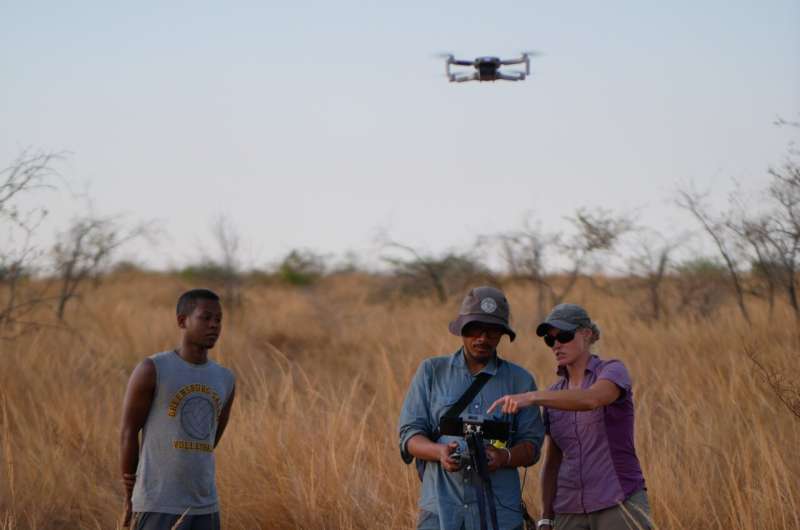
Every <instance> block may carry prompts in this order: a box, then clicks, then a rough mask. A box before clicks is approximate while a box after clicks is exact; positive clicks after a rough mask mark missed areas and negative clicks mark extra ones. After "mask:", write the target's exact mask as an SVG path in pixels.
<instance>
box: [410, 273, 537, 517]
mask: <svg viewBox="0 0 800 530" xmlns="http://www.w3.org/2000/svg"><path fill="white" fill-rule="evenodd" d="M509 317H510V310H509V306H508V301H507V300H506V297H505V295H504V294H503V292H502V291H500V290H499V289H495V288H493V287H477V288H475V289H472V290H471V291H470V292H469V293H468V294H467V296H466V297H465V298H464V301H463V303H462V304H461V309H460V311H459V315H458V317H457V318H456V319H455V320H453V321H452V322H450V326H449V329H450V332H451V333H453V334H454V335H458V336H461V338H462V341H463V346H462V347H461V348H459V349H458V351H456V352H455V353H454V354H452V355H449V356H442V357H432V358H430V359H426V360H425V361H423V362H422V364H421V365H420V366H419V368H418V369H417V373H416V374H415V375H414V379H413V380H412V381H411V386H410V387H409V389H408V392H407V394H406V397H405V401H404V402H403V409H402V411H401V413H400V422H399V424H400V425H399V433H400V453H401V455H402V457H403V460H404V461H405V462H406V463H410V462H411V461H412V459H413V458H417V460H419V461H422V462H424V464H425V465H424V473H423V475H422V493H421V496H420V501H419V508H420V514H419V519H418V521H417V530H477V529H479V528H480V507H479V506H478V501H477V498H476V492H475V487H474V484H475V483H476V482H480V477H478V476H477V472H476V471H474V470H473V469H471V468H468V467H467V466H461V465H460V462H459V461H458V460H457V459H456V458H454V457H453V456H452V455H453V453H455V452H456V451H458V452H467V448H466V443H465V440H464V438H463V437H460V436H447V435H443V436H441V437H439V438H438V439H434V438H436V437H437V428H438V426H439V420H440V418H441V417H442V416H443V415H444V413H445V412H446V411H447V410H448V409H450V408H451V407H452V406H453V405H454V404H455V403H456V402H457V401H458V400H459V398H460V397H461V396H462V395H463V394H464V393H465V391H466V390H467V389H468V388H469V387H470V385H471V384H472V382H473V381H474V380H475V378H476V376H477V375H478V374H480V373H482V372H483V373H486V374H488V375H490V376H491V377H490V378H489V379H488V381H487V382H486V383H485V384H484V386H483V387H481V389H480V391H479V392H478V394H477V395H476V396H475V397H474V398H473V399H472V401H471V402H470V403H468V404H467V405H466V408H465V409H464V411H463V413H462V415H463V414H485V413H486V410H487V409H488V408H489V406H490V405H491V404H492V403H493V402H494V401H495V400H496V399H499V398H500V397H502V396H504V395H506V394H509V393H517V392H527V391H531V390H535V389H536V382H535V381H534V379H533V376H532V375H531V374H530V373H529V372H528V371H527V370H525V369H524V368H522V367H520V366H518V365H516V364H514V363H510V362H508V361H505V360H502V359H500V357H498V356H497V345H498V344H499V342H500V339H501V338H502V336H503V335H504V334H506V335H508V336H509V339H510V340H512V341H513V340H514V337H515V336H516V333H514V330H513V329H511V327H510V325H509ZM486 419H491V420H495V421H506V422H509V423H511V425H512V432H511V438H510V440H509V441H508V443H507V444H506V445H505V446H503V444H502V443H495V444H494V445H487V446H486V459H487V463H488V470H489V476H490V480H491V485H492V489H493V491H494V497H495V504H496V508H497V519H498V523H499V527H500V528H501V529H503V530H517V529H519V530H521V529H522V527H523V510H522V494H521V490H520V482H519V474H518V472H517V467H521V466H531V465H533V464H535V463H536V461H537V460H538V459H539V451H540V448H541V445H542V440H543V438H544V426H543V424H542V418H541V416H540V414H539V410H538V408H537V407H530V408H526V409H523V410H521V411H520V412H519V413H518V414H517V415H516V416H513V415H508V414H501V413H499V411H495V413H494V414H492V415H491V416H489V417H487V418H486Z"/></svg>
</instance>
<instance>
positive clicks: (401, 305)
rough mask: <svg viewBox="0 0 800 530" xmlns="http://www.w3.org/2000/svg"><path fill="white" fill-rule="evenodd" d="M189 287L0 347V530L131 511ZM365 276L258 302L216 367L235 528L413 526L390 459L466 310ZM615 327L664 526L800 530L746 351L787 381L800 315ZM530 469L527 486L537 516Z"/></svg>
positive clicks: (82, 314) (787, 423) (254, 298)
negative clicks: (160, 378)
mask: <svg viewBox="0 0 800 530" xmlns="http://www.w3.org/2000/svg"><path fill="white" fill-rule="evenodd" d="M188 287H190V286H189V285H186V284H183V283H181V282H180V281H179V280H176V279H172V278H159V277H152V276H151V277H146V276H133V277H127V278H119V279H117V280H112V281H109V282H107V283H106V284H104V285H103V286H102V287H100V289H98V290H96V291H94V292H92V293H91V294H90V295H89V296H88V297H87V298H86V299H85V300H84V301H83V302H82V304H81V305H80V306H75V307H74V308H73V310H72V313H71V315H69V318H70V323H71V325H72V326H73V329H75V330H79V333H76V332H69V331H66V330H58V329H44V330H41V331H39V332H37V333H34V334H29V335H26V336H24V337H22V338H20V339H17V340H15V341H6V342H0V366H2V370H1V371H0V422H2V423H1V424H0V425H1V428H0V530H11V529H27V528H37V529H65V528H68V529H73V528H81V529H83V528H87V529H91V528H98V529H100V528H102V529H108V528H114V527H115V524H116V521H117V518H118V516H119V513H120V510H121V507H122V487H121V481H120V479H119V478H118V475H119V473H118V469H117V447H118V421H119V420H118V418H119V413H120V406H121V401H122V394H123V391H124V387H125V383H126V380H127V377H128V375H129V373H130V371H131V369H132V368H133V366H134V365H135V364H136V363H137V362H138V361H139V360H140V359H142V358H143V357H145V356H146V355H149V354H151V353H153V352H156V351H160V350H164V349H168V348H171V347H173V346H174V345H175V344H176V341H177V333H176V330H175V326H174V324H173V317H172V314H173V303H174V300H175V298H176V297H177V295H178V294H179V293H180V292H181V291H182V290H184V289H186V288H188ZM372 292H373V291H372V290H371V289H370V286H369V282H368V281H367V280H365V279H363V278H338V279H335V280H330V281H327V282H326V283H325V284H324V285H321V286H319V287H318V288H315V289H313V290H305V291H304V290H293V289H288V288H276V287H269V288H267V287H261V288H257V287H256V288H252V289H250V290H249V291H248V292H247V293H246V296H245V306H244V308H243V310H240V311H238V312H230V311H229V312H228V314H227V315H226V323H225V331H224V334H223V338H222V340H221V342H220V344H219V346H218V348H217V349H215V351H214V352H213V356H214V357H215V358H216V359H217V360H219V361H220V362H222V363H223V364H225V365H226V366H229V367H231V368H232V369H233V370H234V371H235V372H236V373H237V376H238V398H237V403H236V405H235V407H234V410H233V413H232V418H231V424H230V426H229V430H228V432H227V433H226V435H225V438H224V439H223V441H222V443H221V444H220V447H219V449H218V451H217V459H218V460H217V466H218V467H217V469H218V485H219V490H220V495H221V500H222V506H223V512H222V517H223V523H224V525H225V527H226V528H228V529H238V528H243V529H255V528H270V529H294V528H303V529H366V528H412V527H413V521H414V516H415V511H416V509H415V503H416V496H417V490H418V483H417V478H416V475H415V473H414V471H413V469H411V468H410V467H407V466H405V465H404V464H403V463H402V462H401V460H400V458H399V455H398V451H397V447H396V421H397V416H398V412H399V410H400V406H401V403H402V399H403V396H404V393H405V389H406V386H407V384H408V382H409V380H410V378H411V376H412V374H413V372H414V370H415V369H416V366H417V364H418V363H419V362H420V361H421V360H422V359H423V358H425V357H427V356H430V355H434V354H444V353H449V352H451V351H453V350H455V349H456V348H457V347H458V343H459V342H458V339H456V338H455V337H452V336H450V335H449V334H448V333H447V331H446V324H447V322H448V320H449V319H450V317H451V316H452V313H453V312H454V311H455V308H456V307H457V305H458V300H452V301H451V302H450V303H449V304H448V305H446V306H440V305H438V304H436V303H435V302H433V301H419V300H414V301H405V302H403V301H398V300H388V299H387V300H381V301H378V302H376V301H375V300H374V299H373V298H371V296H372V295H371V293H372ZM508 294H509V298H510V300H511V303H512V308H513V309H514V313H515V317H516V318H515V322H516V325H517V328H518V331H519V332H520V336H519V339H518V340H517V341H516V342H515V343H514V344H509V343H507V342H506V340H505V339H504V342H503V343H502V345H501V353H502V354H503V355H504V356H505V357H506V358H508V359H510V360H512V361H515V362H518V363H520V364H522V365H523V366H525V367H526V368H528V369H529V370H531V371H532V372H533V373H534V374H535V375H536V377H537V381H538V382H539V385H540V386H543V385H547V384H549V383H551V382H552V381H553V380H554V378H555V375H554V373H553V363H552V360H551V358H550V355H549V352H548V351H547V349H546V348H545V347H544V345H543V344H542V343H541V341H540V340H538V339H537V338H536V337H535V336H534V334H533V332H532V326H533V320H534V314H533V311H534V308H533V306H534V304H533V300H534V299H535V298H534V293H533V292H531V291H529V290H527V288H524V287H514V286H512V287H509V288H508ZM574 300H575V301H577V302H578V303H583V304H585V305H586V306H587V308H588V309H589V310H590V312H591V313H592V314H593V316H595V318H596V319H597V320H598V321H599V322H600V323H601V325H602V326H603V339H602V340H601V342H600V344H599V345H600V348H599V350H600V353H601V355H604V356H614V357H618V358H621V359H623V360H624V361H625V362H626V363H627V365H628V367H629V369H630V371H631V373H632V374H633V377H634V385H635V386H634V392H635V394H634V395H635V400H636V406H637V424H636V429H637V447H638V450H639V455H640V458H641V460H642V464H643V467H644V471H645V476H646V478H647V481H648V486H649V493H650V500H651V504H652V506H653V514H654V517H655V520H656V521H657V523H658V527H659V528H662V529H672V528H675V529H679V528H681V529H682V528H703V529H729V528H739V529H765V530H766V529H769V530H782V529H783V530H789V529H797V528H800V458H798V455H797V452H798V445H799V442H800V421H798V420H797V418H795V417H793V416H792V415H790V414H789V413H788V412H787V411H786V410H785V409H784V408H783V407H782V406H781V405H780V403H778V402H777V400H776V399H774V398H773V397H772V395H771V394H770V393H769V391H768V390H767V389H766V388H765V387H764V385H763V383H762V382H761V381H760V380H759V379H758V378H757V377H756V376H755V374H754V372H753V370H752V368H751V366H750V364H749V361H748V359H747V357H746V356H745V355H744V347H745V345H747V346H750V347H752V348H753V349H754V350H755V351H757V352H759V354H760V356H761V358H762V359H764V360H767V361H768V362H769V363H771V365H772V366H780V367H784V368H785V369H787V370H792V369H795V368H794V367H795V366H796V360H795V352H796V351H797V349H798V348H797V346H798V342H797V337H796V335H795V334H794V322H793V318H792V317H791V316H790V315H789V313H788V312H786V311H785V310H783V309H781V308H778V309H777V310H776V313H775V314H774V315H773V317H772V320H771V321H770V320H768V318H767V314H766V309H765V308H758V307H757V306H754V307H753V309H754V310H755V311H754V312H755V313H756V318H755V323H754V325H753V328H752V329H748V328H746V326H745V325H744V323H743V322H742V320H741V319H740V318H739V317H738V315H737V314H736V313H735V308H730V309H726V308H723V310H722V311H721V312H720V314H719V315H717V316H716V317H715V318H714V319H713V320H710V321H694V322H693V321H689V320H679V319H673V320H672V321H671V322H670V323H669V325H664V324H659V325H649V324H646V323H642V322H634V323H630V322H628V318H627V315H628V309H627V306H625V305H624V304H623V302H622V301H620V300H617V299H613V298H609V297H607V296H605V295H599V294H597V293H596V292H594V291H591V290H590V289H589V288H582V289H581V290H580V291H579V292H578V294H577V296H576V297H575V298H574ZM537 479H538V466H537V467H535V468H533V470H532V471H531V472H530V473H529V474H528V480H527V485H526V487H525V493H526V498H527V500H528V504H529V507H531V508H532V509H533V510H534V514H535V513H537V512H538V500H537V498H538V484H537V482H538V480H537Z"/></svg>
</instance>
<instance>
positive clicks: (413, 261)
mask: <svg viewBox="0 0 800 530" xmlns="http://www.w3.org/2000/svg"><path fill="white" fill-rule="evenodd" d="M383 248H384V251H386V252H393V253H394V255H388V254H385V255H384V256H383V260H384V261H385V262H386V263H388V264H389V265H390V266H391V268H392V272H393V274H394V276H395V278H397V279H398V280H399V288H400V290H401V291H402V292H404V293H406V294H411V295H425V294H428V293H433V294H434V295H435V297H436V299H437V300H438V301H439V302H441V303H445V302H446V301H447V299H448V297H449V296H450V295H451V294H454V293H462V292H465V291H466V290H467V289H468V288H469V287H472V286H474V284H477V283H487V282H489V283H491V281H492V275H491V273H490V272H489V270H488V269H487V268H486V267H485V266H483V265H481V264H480V263H478V261H477V259H476V258H475V257H474V256H473V255H471V254H468V253H458V252H447V253H445V254H443V255H441V256H433V255H429V254H423V253H422V252H420V251H418V250H416V249H414V248H413V247H411V246H408V245H404V244H401V243H397V242H394V241H388V242H386V243H385V244H384V245H383Z"/></svg>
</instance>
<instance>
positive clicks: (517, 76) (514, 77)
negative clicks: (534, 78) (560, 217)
mask: <svg viewBox="0 0 800 530" xmlns="http://www.w3.org/2000/svg"><path fill="white" fill-rule="evenodd" d="M497 79H502V80H503V81H522V80H524V79H525V74H524V73H523V72H514V73H512V74H504V73H500V72H497Z"/></svg>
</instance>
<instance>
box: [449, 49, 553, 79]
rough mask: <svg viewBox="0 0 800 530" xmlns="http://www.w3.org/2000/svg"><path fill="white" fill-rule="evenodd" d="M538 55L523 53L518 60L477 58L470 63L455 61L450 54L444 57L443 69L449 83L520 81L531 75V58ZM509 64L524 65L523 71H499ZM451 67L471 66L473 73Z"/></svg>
mask: <svg viewBox="0 0 800 530" xmlns="http://www.w3.org/2000/svg"><path fill="white" fill-rule="evenodd" d="M535 55H539V54H538V53H536V52H524V53H523V54H522V55H521V56H520V58H519V59H500V58H499V57H478V58H477V59H474V60H472V61H463V60H460V59H456V58H455V57H453V55H452V54H447V55H445V56H444V57H445V58H446V59H447V61H446V62H445V69H446V72H447V78H448V79H449V80H450V82H451V83H465V82H467V81H497V80H502V81H522V80H524V79H525V78H526V77H527V76H529V75H531V61H530V58H531V57H532V56H535ZM511 64H524V65H525V71H524V72H521V71H519V70H508V71H501V70H500V67H501V66H507V65H511ZM451 66H472V67H473V68H474V69H475V71H474V72H465V71H463V70H462V71H456V72H453V71H451V69H450V67H451Z"/></svg>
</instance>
